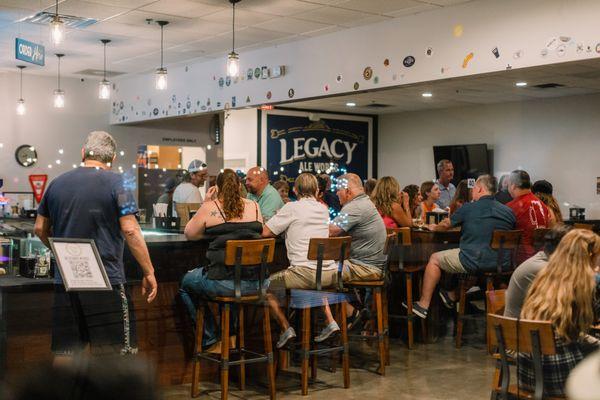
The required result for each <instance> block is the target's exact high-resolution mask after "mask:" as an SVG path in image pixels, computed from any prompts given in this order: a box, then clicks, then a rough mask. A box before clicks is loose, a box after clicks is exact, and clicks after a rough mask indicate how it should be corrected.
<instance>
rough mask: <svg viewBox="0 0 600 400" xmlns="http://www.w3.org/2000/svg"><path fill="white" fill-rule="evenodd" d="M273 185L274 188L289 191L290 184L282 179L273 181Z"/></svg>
mask: <svg viewBox="0 0 600 400" xmlns="http://www.w3.org/2000/svg"><path fill="white" fill-rule="evenodd" d="M273 187H274V188H275V190H279V189H281V188H285V190H286V192H289V191H290V185H288V183H287V182H286V181H284V180H279V181H276V182H273Z"/></svg>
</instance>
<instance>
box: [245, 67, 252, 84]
mask: <svg viewBox="0 0 600 400" xmlns="http://www.w3.org/2000/svg"><path fill="white" fill-rule="evenodd" d="M253 74H254V71H253V70H252V68H248V71H246V79H247V80H249V81H251V80H252V75H253Z"/></svg>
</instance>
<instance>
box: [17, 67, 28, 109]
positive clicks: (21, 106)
mask: <svg viewBox="0 0 600 400" xmlns="http://www.w3.org/2000/svg"><path fill="white" fill-rule="evenodd" d="M17 68H19V74H20V84H19V88H20V89H19V100H17V115H25V112H26V109H25V100H23V70H24V69H25V66H24V65H17Z"/></svg>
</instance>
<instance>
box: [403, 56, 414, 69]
mask: <svg viewBox="0 0 600 400" xmlns="http://www.w3.org/2000/svg"><path fill="white" fill-rule="evenodd" d="M402 64H404V66H405V67H406V68H410V67H412V66H413V65H415V58H414V57H413V56H406V57H404V60H402Z"/></svg>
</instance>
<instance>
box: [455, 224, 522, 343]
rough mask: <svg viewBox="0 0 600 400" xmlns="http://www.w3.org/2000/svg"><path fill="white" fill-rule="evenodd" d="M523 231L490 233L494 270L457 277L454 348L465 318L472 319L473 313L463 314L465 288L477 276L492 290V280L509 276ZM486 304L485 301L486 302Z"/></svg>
mask: <svg viewBox="0 0 600 400" xmlns="http://www.w3.org/2000/svg"><path fill="white" fill-rule="evenodd" d="M522 233H523V231H521V230H510V231H503V230H495V231H494V233H493V235H492V242H491V244H490V247H491V248H492V249H494V250H496V252H497V253H498V257H497V260H496V271H494V272H483V273H481V274H478V275H473V274H464V275H461V277H460V278H459V299H458V314H457V316H456V338H455V339H456V343H455V345H456V348H457V349H459V348H460V347H461V346H462V333H463V325H464V320H465V319H472V318H473V317H474V316H473V315H465V308H466V302H467V290H469V288H470V287H471V286H473V284H474V283H473V282H477V280H478V279H479V278H484V279H485V283H486V290H487V291H492V290H494V280H495V279H497V278H501V277H504V278H506V277H510V275H512V273H513V271H514V269H515V268H516V267H517V265H516V264H515V260H516V253H517V250H518V248H519V245H520V243H521V236H522ZM507 257H508V258H509V261H510V262H509V267H508V268H504V267H503V264H504V261H505V260H506V258H507ZM486 304H487V303H486ZM486 341H487V343H490V336H489V335H488V332H487V329H486Z"/></svg>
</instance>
